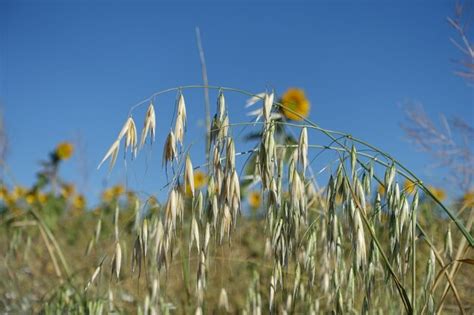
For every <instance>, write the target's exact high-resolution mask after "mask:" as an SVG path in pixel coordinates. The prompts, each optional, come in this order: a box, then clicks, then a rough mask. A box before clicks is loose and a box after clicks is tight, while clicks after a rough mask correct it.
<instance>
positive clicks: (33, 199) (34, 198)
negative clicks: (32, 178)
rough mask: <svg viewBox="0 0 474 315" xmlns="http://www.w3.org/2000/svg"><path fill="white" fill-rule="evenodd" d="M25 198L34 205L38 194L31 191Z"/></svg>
mask: <svg viewBox="0 0 474 315" xmlns="http://www.w3.org/2000/svg"><path fill="white" fill-rule="evenodd" d="M25 200H26V202H27V203H28V204H29V205H32V204H33V203H35V201H36V196H35V194H34V193H32V192H30V193H28V194H27V195H26V197H25Z"/></svg>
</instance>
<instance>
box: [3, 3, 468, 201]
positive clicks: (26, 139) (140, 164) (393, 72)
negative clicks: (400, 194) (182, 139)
mask: <svg viewBox="0 0 474 315" xmlns="http://www.w3.org/2000/svg"><path fill="white" fill-rule="evenodd" d="M454 7H455V2H454V1H396V2H395V1H379V2H375V1H360V2H357V3H354V2H351V1H332V2H331V1H292V2H291V3H290V2H283V1H275V2H270V1H268V2H267V1H252V2H250V1H236V2H231V1H226V2H219V1H209V2H200V3H194V2H184V1H178V2H171V1H169V2H167V1H163V2H153V1H139V2H127V1H86V0H84V1H66V2H61V1H42V0H38V1H8V0H7V1H5V0H3V1H1V2H0V102H1V109H2V113H3V119H4V121H5V126H6V127H5V130H6V133H7V139H8V151H7V155H6V161H7V165H8V167H9V168H10V170H11V174H14V177H15V180H16V181H17V182H19V183H22V184H23V185H26V186H29V185H31V184H32V183H33V182H34V181H35V172H36V171H37V169H38V167H39V166H38V165H39V161H40V160H44V159H45V156H46V155H47V153H48V152H50V151H51V150H53V149H54V147H55V146H56V145H57V144H58V143H59V142H62V141H68V142H72V143H73V144H74V146H75V154H74V157H73V159H72V161H71V162H69V163H67V164H66V165H64V166H63V168H62V170H61V172H62V176H63V177H64V178H66V179H68V180H70V181H73V182H75V183H77V184H78V186H79V189H80V190H81V191H82V193H84V194H85V195H86V196H87V197H88V199H89V200H90V201H91V202H94V200H96V199H97V198H98V196H99V194H100V192H101V190H102V189H103V188H104V187H105V186H107V185H110V184H113V183H117V182H122V183H123V182H126V183H127V185H128V186H131V187H133V188H134V189H136V190H142V191H148V192H150V193H157V194H160V189H161V188H162V186H163V185H164V183H165V182H166V178H165V176H164V175H163V170H162V168H161V154H162V153H161V150H162V141H163V140H164V137H165V135H166V134H167V132H168V131H169V129H170V127H171V124H170V120H171V117H172V115H173V112H174V99H175V94H173V95H167V96H164V97H162V98H159V99H157V100H156V105H155V106H156V111H157V124H158V136H157V138H158V141H157V143H156V144H155V146H154V147H153V148H152V149H150V150H148V153H141V155H140V157H139V160H138V161H137V162H136V163H130V162H128V164H127V165H124V163H123V161H121V160H120V159H119V163H118V167H117V168H116V169H115V170H114V171H113V172H112V173H111V174H110V175H108V173H107V169H106V168H103V169H101V170H99V171H97V170H96V167H97V164H98V162H99V161H100V160H101V159H102V157H103V155H104V153H105V151H106V150H107V148H108V146H109V145H110V144H111V143H112V141H113V139H115V137H116V134H117V133H118V131H119V129H120V128H121V126H122V124H123V122H124V121H125V119H126V117H127V114H128V110H129V109H130V107H131V106H132V105H133V104H135V103H137V102H138V101H140V100H142V99H144V98H146V97H148V96H150V95H151V94H152V93H154V92H156V91H159V90H162V89H166V88H169V87H174V86H180V85H187V84H201V83H202V79H201V66H200V61H199V55H198V50H197V47H196V35H195V27H199V28H200V30H201V36H202V43H203V46H204V51H205V57H206V63H207V71H208V77H209V83H210V84H212V85H219V86H230V87H238V88H242V89H246V90H249V91H251V92H255V93H258V92H262V91H264V90H266V89H275V90H276V92H277V93H279V94H280V95H281V94H282V93H283V92H284V91H285V90H286V89H287V88H288V87H299V88H302V89H304V90H305V92H306V96H307V97H308V99H309V100H310V101H311V105H312V107H311V113H310V116H309V118H310V119H311V120H313V121H315V122H316V123H318V124H320V125H321V126H323V127H326V128H329V129H333V130H343V131H346V132H350V133H352V134H354V135H355V136H358V137H360V138H362V139H365V140H367V141H368V142H370V143H372V144H374V145H377V146H379V147H380V148H382V149H384V150H385V151H387V152H390V153H392V154H393V155H395V156H397V158H399V160H400V161H401V162H403V163H405V164H406V165H407V166H408V167H409V168H411V169H413V170H415V172H416V173H417V174H419V175H420V176H421V177H422V179H423V180H424V181H425V182H430V183H432V184H433V185H437V186H441V187H444V189H447V190H449V189H450V184H447V181H446V170H444V169H442V168H441V169H439V168H434V167H433V165H434V164H436V161H433V159H432V158H431V157H430V155H428V154H423V153H420V152H419V151H418V150H417V149H416V147H414V146H412V145H410V144H409V142H408V141H407V140H408V139H407V137H406V135H405V133H404V132H403V130H402V129H401V128H400V124H401V123H403V121H404V119H405V118H404V110H403V108H404V106H406V105H407V104H421V105H422V106H423V108H424V109H425V111H426V112H427V114H428V115H429V116H430V117H432V118H433V120H434V121H436V122H438V118H439V115H440V114H444V115H446V117H452V116H460V117H463V118H464V119H465V120H467V121H468V122H470V123H471V125H472V123H473V120H474V119H473V117H474V113H473V107H474V106H473V105H474V94H473V91H474V90H473V89H472V87H470V86H469V83H466V82H465V80H463V79H462V78H460V77H459V76H456V75H454V72H455V71H456V70H457V68H458V65H457V64H456V62H455V60H456V59H457V58H459V56H460V55H461V52H460V51H459V49H458V48H456V47H455V46H454V45H453V44H452V43H451V42H450V38H452V37H456V36H457V35H456V32H455V31H454V30H453V28H452V27H451V26H450V25H449V24H448V23H447V21H446V17H447V16H452V14H453V11H454ZM471 11H472V10H471ZM471 13H472V12H471ZM471 15H472V14H471ZM185 96H186V99H187V104H188V116H189V118H190V119H189V126H188V130H189V131H190V132H189V133H188V134H189V135H191V134H192V135H195V136H196V140H194V141H196V144H195V145H194V146H193V148H192V153H193V152H194V153H193V155H195V156H196V155H199V154H200V153H202V150H203V149H202V145H200V144H199V141H201V140H200V138H202V137H204V134H205V130H204V114H203V113H204V111H203V109H204V105H203V102H204V99H203V92H202V91H193V92H190V93H185ZM229 97H230V100H229V108H230V110H231V111H233V113H232V120H233V121H234V122H236V121H249V120H250V119H251V118H249V117H248V116H246V112H248V110H247V109H245V108H244V103H245V98H242V97H236V98H232V96H229ZM211 104H212V107H214V104H215V93H214V94H211ZM213 109H214V108H212V110H213ZM143 110H145V108H143ZM138 115H139V117H140V122H139V123H138V124H139V127H140V125H141V116H142V115H144V112H143V113H140V114H138ZM201 136H202V137H201ZM321 144H323V143H321ZM201 155H202V154H201ZM313 167H314V168H315V169H318V165H317V161H316V163H315V165H313Z"/></svg>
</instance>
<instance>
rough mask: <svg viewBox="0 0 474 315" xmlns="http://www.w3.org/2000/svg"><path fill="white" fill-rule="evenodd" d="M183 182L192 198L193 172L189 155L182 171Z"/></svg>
mask: <svg viewBox="0 0 474 315" xmlns="http://www.w3.org/2000/svg"><path fill="white" fill-rule="evenodd" d="M184 182H185V185H186V187H189V189H190V190H191V195H192V196H193V197H194V171H193V164H192V163H191V158H190V157H189V154H188V155H187V156H186V166H185V169H184Z"/></svg>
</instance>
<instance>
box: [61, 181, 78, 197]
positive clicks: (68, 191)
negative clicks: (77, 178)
mask: <svg viewBox="0 0 474 315" xmlns="http://www.w3.org/2000/svg"><path fill="white" fill-rule="evenodd" d="M75 192H76V188H75V187H74V185H72V184H64V185H62V186H61V195H62V196H63V197H64V198H66V199H68V198H69V197H72V196H73V195H74V193H75Z"/></svg>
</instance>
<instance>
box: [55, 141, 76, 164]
mask: <svg viewBox="0 0 474 315" xmlns="http://www.w3.org/2000/svg"><path fill="white" fill-rule="evenodd" d="M55 153H56V156H57V157H58V159H60V160H67V159H69V158H71V156H72V154H73V153H74V146H73V145H72V143H69V142H61V143H60V144H58V146H57V147H56V151H55Z"/></svg>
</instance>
